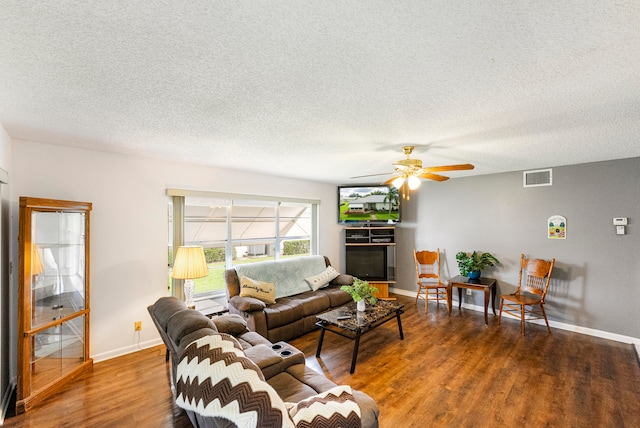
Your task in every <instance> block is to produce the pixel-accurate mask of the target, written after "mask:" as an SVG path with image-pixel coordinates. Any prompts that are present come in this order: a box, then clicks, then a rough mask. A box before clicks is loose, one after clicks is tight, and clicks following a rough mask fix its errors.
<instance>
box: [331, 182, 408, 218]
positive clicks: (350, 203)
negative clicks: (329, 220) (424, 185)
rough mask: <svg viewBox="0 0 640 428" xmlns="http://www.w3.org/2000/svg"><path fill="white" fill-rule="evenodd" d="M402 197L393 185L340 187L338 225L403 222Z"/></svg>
mask: <svg viewBox="0 0 640 428" xmlns="http://www.w3.org/2000/svg"><path fill="white" fill-rule="evenodd" d="M401 199H402V198H401V196H400V193H399V192H398V189H397V188H395V187H393V186H391V185H384V184H370V185H345V186H338V223H340V224H355V225H357V224H362V225H365V224H376V223H377V224H383V223H386V224H389V223H391V224H394V223H398V222H400V221H401V220H402V206H401V205H402V204H401Z"/></svg>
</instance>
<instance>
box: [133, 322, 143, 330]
mask: <svg viewBox="0 0 640 428" xmlns="http://www.w3.org/2000/svg"><path fill="white" fill-rule="evenodd" d="M140 330H142V321H136V322H134V323H133V331H140Z"/></svg>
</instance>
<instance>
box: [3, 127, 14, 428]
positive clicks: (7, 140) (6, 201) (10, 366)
mask: <svg viewBox="0 0 640 428" xmlns="http://www.w3.org/2000/svg"><path fill="white" fill-rule="evenodd" d="M11 144H12V142H11V137H9V134H7V132H6V131H5V129H4V127H3V126H2V124H0V168H2V170H4V171H5V172H7V173H9V174H10V171H11ZM10 190H11V189H10V187H9V186H7V185H0V197H1V199H0V229H1V230H2V233H0V236H2V239H1V240H0V261H1V263H2V264H1V268H0V423H1V421H2V419H3V417H4V411H5V410H6V409H5V408H6V406H7V404H8V401H9V397H10V385H11V381H12V379H13V378H14V377H15V374H16V369H15V365H16V340H15V337H16V332H15V329H13V328H12V326H15V324H14V323H12V318H13V319H15V317H12V307H14V306H12V304H11V303H12V300H13V301H15V297H14V296H13V294H12V293H11V290H10V286H9V284H10V282H9V263H8V262H9V254H10V249H9V248H10V245H9V243H10V242H11V241H10V235H11V233H10V228H9V224H10V219H9V215H10V194H11V192H10ZM14 312H15V311H14Z"/></svg>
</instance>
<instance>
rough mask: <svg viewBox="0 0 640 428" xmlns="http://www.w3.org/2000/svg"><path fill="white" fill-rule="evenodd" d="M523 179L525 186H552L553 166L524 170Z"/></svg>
mask: <svg viewBox="0 0 640 428" xmlns="http://www.w3.org/2000/svg"><path fill="white" fill-rule="evenodd" d="M522 181H523V184H524V187H537V186H551V185H552V184H553V180H552V174H551V168H549V169H538V170H535V171H524V172H523V173H522Z"/></svg>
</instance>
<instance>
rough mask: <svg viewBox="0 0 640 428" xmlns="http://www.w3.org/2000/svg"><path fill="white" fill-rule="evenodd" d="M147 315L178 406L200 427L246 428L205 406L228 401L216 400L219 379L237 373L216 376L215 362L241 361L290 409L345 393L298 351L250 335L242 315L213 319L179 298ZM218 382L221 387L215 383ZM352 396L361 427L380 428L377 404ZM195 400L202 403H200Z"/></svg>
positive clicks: (167, 299)
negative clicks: (163, 351) (165, 356)
mask: <svg viewBox="0 0 640 428" xmlns="http://www.w3.org/2000/svg"><path fill="white" fill-rule="evenodd" d="M148 311H149V314H150V315H151V318H152V320H153V322H154V323H155V325H156V327H157V328H158V331H159V333H160V336H161V337H162V339H163V341H164V343H165V345H166V347H167V351H168V353H169V355H170V356H171V360H172V361H171V379H172V389H173V390H174V392H175V394H176V403H177V404H178V405H179V406H181V407H183V408H184V409H185V411H186V413H187V415H188V416H189V419H190V420H191V422H192V424H193V425H194V426H195V427H224V428H227V427H236V426H238V425H243V424H244V422H242V423H240V422H238V421H235V422H234V421H233V420H232V419H233V417H229V416H219V415H217V414H216V413H215V412H214V413H211V408H210V407H209V406H208V405H206V404H208V403H212V402H213V403H214V404H215V402H216V401H220V402H224V401H225V399H228V397H227V398H225V397H218V396H217V395H216V394H220V391H226V390H227V389H228V388H226V389H225V388H222V387H220V383H221V382H222V381H219V376H220V375H222V376H225V377H226V376H231V375H232V373H235V370H231V369H227V366H222V367H223V368H222V369H221V370H220V369H219V367H220V366H219V365H218V366H217V367H218V370H217V371H216V369H215V367H214V366H213V364H214V360H215V363H216V364H221V362H224V364H232V363H233V361H231V360H232V358H231V357H233V359H235V362H238V361H240V363H241V364H242V365H243V366H244V367H245V368H248V369H251V368H252V367H253V369H254V370H255V371H256V373H257V374H256V376H254V380H255V382H257V383H260V382H262V385H263V386H264V387H263V388H266V393H268V394H273V393H275V394H277V397H279V399H281V400H282V401H284V402H287V403H288V404H287V405H292V403H299V402H303V401H305V400H312V399H315V397H317V396H319V395H320V396H322V394H327V393H328V392H329V391H333V390H335V388H340V387H338V386H337V385H336V384H335V383H333V382H331V381H330V380H329V379H327V378H326V377H325V376H324V375H322V374H320V373H317V372H316V371H314V370H312V369H311V368H309V367H307V366H306V365H305V357H304V354H302V352H300V351H299V350H298V349H296V348H294V347H293V346H291V345H289V344H288V343H286V342H278V343H272V342H270V341H269V340H267V339H266V338H264V337H262V336H260V335H259V334H257V333H256V332H252V331H249V330H248V329H247V325H246V323H245V321H244V320H243V319H242V318H241V317H240V316H238V315H232V314H230V315H223V316H220V317H215V318H213V319H209V318H207V317H205V316H204V315H202V314H201V313H199V312H197V311H195V310H192V309H187V308H186V305H185V304H184V302H182V301H181V300H179V299H177V298H175V297H162V298H160V299H158V301H157V302H156V303H154V304H153V305H151V306H149V307H148ZM203 341H204V342H205V343H204V345H203V343H202V342H203ZM214 342H215V343H218V342H221V343H222V342H223V343H227V344H228V343H230V342H233V344H234V346H235V349H234V352H235V354H233V355H231V357H230V356H229V355H230V354H229V353H227V354H225V353H221V352H220V351H219V350H218V349H213V346H212V345H211V344H212V343H214ZM198 346H200V348H198ZM203 349H204V351H203ZM205 351H206V352H208V354H206V352H205ZM198 357H200V359H201V361H204V363H199V364H195V363H194V362H193V359H197V358H198ZM243 361H244V363H243ZM206 364H212V366H211V367H212V368H211V369H209V368H208V366H206ZM253 365H255V366H253ZM249 366H251V367H249ZM193 367H197V370H200V372H199V376H196V377H199V380H197V381H194V375H193V371H192V372H191V373H192V374H191V375H190V376H188V375H185V373H189V370H193ZM203 367H204V368H203ZM209 374H210V375H211V377H212V379H210V380H211V385H206V383H205V382H203V378H204V377H207V376H208V375H209ZM216 376H218V378H217V379H218V381H216V380H215V379H216V378H215V377H216ZM224 380H225V381H226V379H224ZM237 383H238V382H237V380H235V381H233V384H234V385H236V384H237ZM212 385H213V386H212ZM223 386H224V385H223ZM227 386H228V385H227ZM346 388H348V387H346ZM258 392H259V391H258ZM263 392H264V391H263ZM255 394H257V392H256V393H255ZM255 394H254V393H253V392H252V393H251V394H248V396H249V397H253V396H254V395H255ZM349 394H350V395H349V396H352V401H353V402H355V403H356V404H357V407H358V409H359V413H360V419H361V422H362V427H371V428H375V427H377V426H378V414H379V410H378V406H377V404H376V403H375V401H374V400H373V399H372V398H371V397H369V396H368V395H367V394H365V393H363V392H361V391H356V390H350V392H349ZM232 395H233V394H232ZM194 396H196V397H198V398H197V399H195V398H194ZM238 397H245V398H246V397H247V395H246V394H244V395H243V394H235V395H233V397H232V399H233V400H236V401H238V402H239V404H238V403H236V404H235V407H237V408H240V409H243V408H244V407H243V406H244V404H245V403H244V401H250V400H245V398H238ZM272 397H274V396H273V395H272ZM217 399H219V400H217ZM203 403H204V404H203ZM247 405H248V406H250V405H252V404H251V403H248V404H247ZM231 407H234V406H231ZM253 411H254V412H257V414H258V416H259V417H261V416H262V413H261V412H262V410H260V409H256V408H253ZM214 415H215V416H214ZM236 422H238V424H236ZM325 422H326V421H325ZM287 423H289V422H287Z"/></svg>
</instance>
